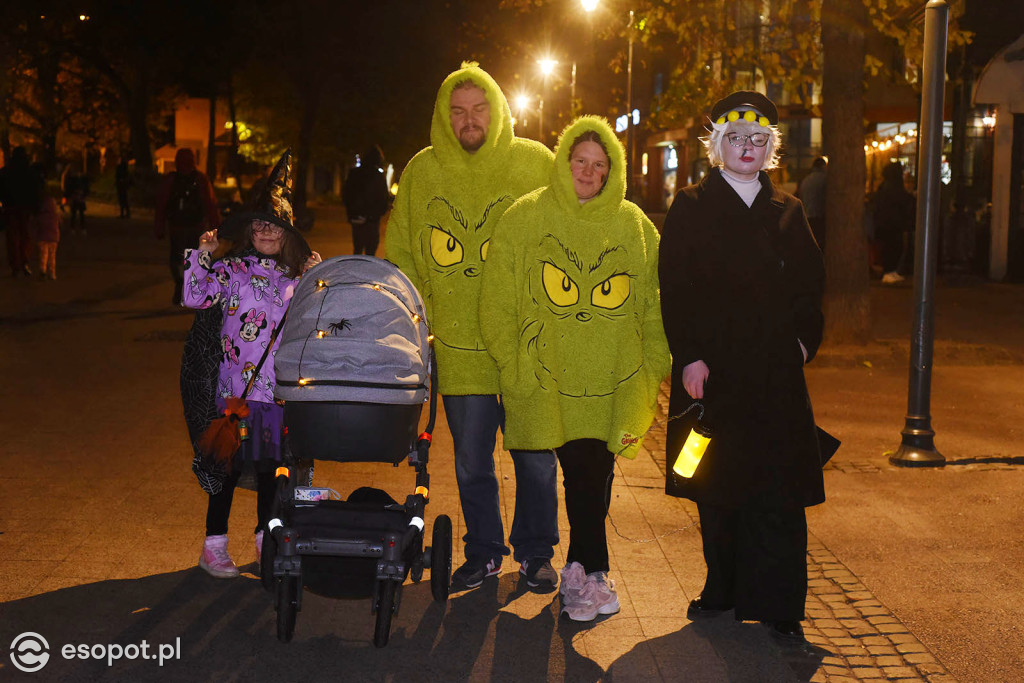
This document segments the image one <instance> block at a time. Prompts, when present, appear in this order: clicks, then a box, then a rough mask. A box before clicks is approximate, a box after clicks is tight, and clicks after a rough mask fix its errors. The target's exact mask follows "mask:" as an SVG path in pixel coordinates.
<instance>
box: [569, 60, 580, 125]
mask: <svg viewBox="0 0 1024 683" xmlns="http://www.w3.org/2000/svg"><path fill="white" fill-rule="evenodd" d="M569 98H570V102H569V111H570V112H571V113H572V118H576V115H577V114H579V110H580V107H577V106H576V60H573V62H572V87H571V93H570V95H569Z"/></svg>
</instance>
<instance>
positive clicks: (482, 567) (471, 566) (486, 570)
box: [452, 558, 501, 588]
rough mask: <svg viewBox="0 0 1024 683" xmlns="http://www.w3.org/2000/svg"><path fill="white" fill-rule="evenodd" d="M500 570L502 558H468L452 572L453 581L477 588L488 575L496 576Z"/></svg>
mask: <svg viewBox="0 0 1024 683" xmlns="http://www.w3.org/2000/svg"><path fill="white" fill-rule="evenodd" d="M500 571H501V560H496V559H494V558H491V559H489V560H487V561H484V560H479V559H468V560H466V562H465V563H464V564H463V565H462V566H461V567H459V568H458V569H456V570H455V571H454V572H452V583H453V584H461V585H463V586H465V587H466V588H476V587H477V586H479V585H480V584H482V583H483V582H484V579H486V578H487V577H488V576H494V575H495V574H497V573H498V572H500Z"/></svg>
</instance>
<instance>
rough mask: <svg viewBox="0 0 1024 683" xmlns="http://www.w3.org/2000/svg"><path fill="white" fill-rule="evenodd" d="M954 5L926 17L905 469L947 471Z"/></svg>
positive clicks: (941, 1)
mask: <svg viewBox="0 0 1024 683" xmlns="http://www.w3.org/2000/svg"><path fill="white" fill-rule="evenodd" d="M948 25H949V5H947V4H946V2H945V0H931V1H930V2H929V3H928V4H927V5H926V7H925V17H924V70H923V71H924V80H923V88H922V92H921V130H920V135H919V137H918V143H917V145H918V147H917V149H918V164H917V168H918V175H917V238H916V244H915V249H914V302H915V307H914V328H913V333H912V335H911V337H910V340H911V342H910V387H909V391H908V396H907V416H906V423H905V425H904V427H903V431H902V432H901V433H902V435H903V440H902V443H901V444H900V447H899V448H898V449H896V452H895V453H893V454H892V455H891V456H889V462H890V463H892V464H893V465H898V466H901V467H941V466H943V465H945V464H946V459H945V458H944V457H942V454H941V453H939V451H938V450H936V448H935V431H934V430H933V429H932V424H931V414H930V412H929V411H930V409H931V384H932V360H933V350H934V342H935V310H934V306H935V301H934V292H935V258H936V255H937V253H938V239H939V220H940V218H939V177H940V173H941V163H942V103H943V95H944V89H943V86H944V82H945V75H946V32H947V27H948Z"/></svg>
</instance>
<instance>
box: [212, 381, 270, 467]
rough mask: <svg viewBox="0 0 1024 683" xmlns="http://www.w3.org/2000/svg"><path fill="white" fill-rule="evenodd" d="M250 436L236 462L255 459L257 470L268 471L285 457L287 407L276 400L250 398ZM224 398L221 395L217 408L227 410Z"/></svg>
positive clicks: (236, 456)
mask: <svg viewBox="0 0 1024 683" xmlns="http://www.w3.org/2000/svg"><path fill="white" fill-rule="evenodd" d="M248 404H249V417H247V418H246V420H245V421H246V422H247V423H248V425H249V438H248V439H246V440H245V441H243V442H242V446H241V447H240V448H239V449H238V453H236V454H235V459H236V460H241V462H236V463H235V465H236V466H239V465H242V466H244V465H246V464H249V463H251V464H252V465H254V466H255V468H256V471H258V472H265V471H267V470H269V469H273V468H274V467H276V466H277V465H278V464H279V463H280V462H281V459H282V449H281V436H282V434H283V433H284V407H283V406H279V405H277V404H276V403H264V402H262V401H248ZM224 407H225V403H224V399H223V398H221V397H220V396H218V397H217V409H218V410H220V412H221V414H222V415H223V414H224Z"/></svg>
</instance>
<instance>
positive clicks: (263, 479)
mask: <svg viewBox="0 0 1024 683" xmlns="http://www.w3.org/2000/svg"><path fill="white" fill-rule="evenodd" d="M241 476H242V470H241V469H240V468H239V469H238V470H236V471H235V472H233V473H232V474H231V475H229V476H228V478H227V480H226V481H225V482H224V488H222V489H221V491H220V493H218V494H216V495H212V496H210V500H209V503H208V504H207V506H206V535H207V536H220V535H222V534H226V533H227V532H228V517H229V516H230V515H231V501H232V500H233V499H234V497H235V486H237V485H238V479H239V477H241ZM276 490H277V482H276V481H275V480H274V471H273V470H270V471H267V472H257V473H256V519H257V523H256V531H254V532H253V533H256V532H257V531H260V530H261V529H264V530H265V529H266V528H267V522H268V521H270V520H269V519H268V517H270V508H271V506H272V505H273V502H274V493H275V492H276Z"/></svg>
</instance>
